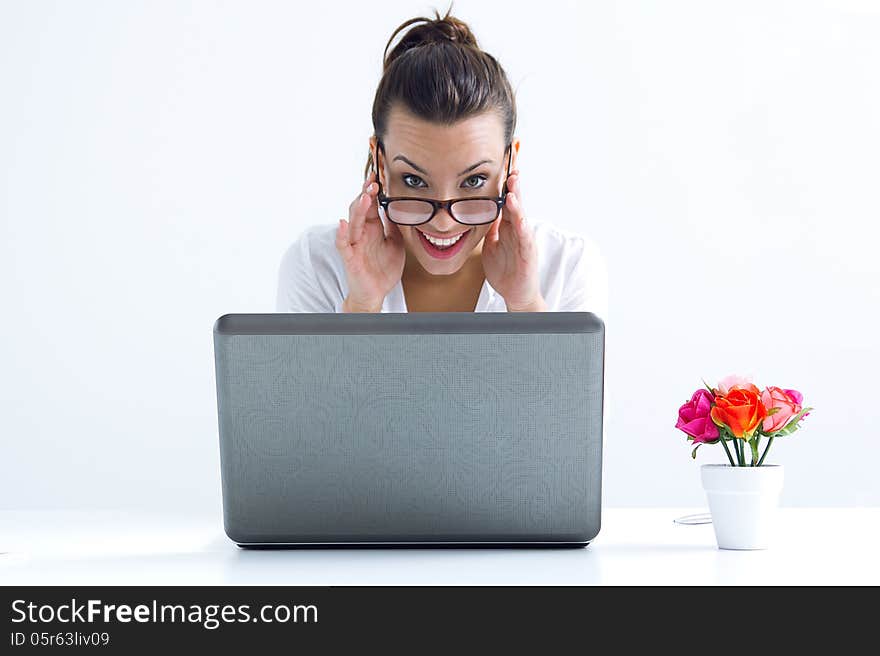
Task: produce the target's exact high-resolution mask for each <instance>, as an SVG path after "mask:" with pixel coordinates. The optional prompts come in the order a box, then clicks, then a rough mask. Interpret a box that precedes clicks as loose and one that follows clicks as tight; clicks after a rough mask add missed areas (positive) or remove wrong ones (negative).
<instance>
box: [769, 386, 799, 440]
mask: <svg viewBox="0 0 880 656" xmlns="http://www.w3.org/2000/svg"><path fill="white" fill-rule="evenodd" d="M801 401H803V396H802V395H801V393H800V392H798V391H796V390H786V389H781V388H779V387H767V388H766V389H765V390H764V391H763V392H761V403H763V404H764V407H765V408H767V411H768V412H769V411H770V410H771V409H772V408H779V409H778V410H777V411H776V412H774V413H773V414H768V415H767V417H766V418H765V419H764V426H763V428H764V432H765V433H773V432H774V431H778V430H779V429H780V428H782V427H783V426H785V425H786V424H787V423H788V420H789V419H791V418H792V417H794V416H795V415H796V414H797V413H799V412H800V411H801Z"/></svg>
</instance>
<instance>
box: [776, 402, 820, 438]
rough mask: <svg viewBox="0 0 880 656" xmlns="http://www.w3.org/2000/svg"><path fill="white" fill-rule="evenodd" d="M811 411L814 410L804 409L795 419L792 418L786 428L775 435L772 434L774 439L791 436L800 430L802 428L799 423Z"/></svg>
mask: <svg viewBox="0 0 880 656" xmlns="http://www.w3.org/2000/svg"><path fill="white" fill-rule="evenodd" d="M810 410H812V408H804V409H802V410H801V411H800V412H799V413H797V414H796V415H795V416H794V417H792V418H791V421H789V422H788V423H787V424H786V425H785V426H783V427H782V428H780V429H779V430H778V431H776V432H775V433H771V435H773V436H774V437H780V436H783V435H791V434H792V433H794V432H795V431H796V430H797V429H798V428H800V426H799V425H798V422H800V420H801V419H802V418H803V416H804V415H805V414H807V413H808V412H809V411H810Z"/></svg>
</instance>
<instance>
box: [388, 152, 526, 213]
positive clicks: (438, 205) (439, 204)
mask: <svg viewBox="0 0 880 656" xmlns="http://www.w3.org/2000/svg"><path fill="white" fill-rule="evenodd" d="M376 145H377V151H378V150H381V151H382V157H385V146H384V145H383V144H382V140H381V139H377V140H376ZM508 151H509V152H510V157H508V158H507V176H506V177H505V178H504V187H503V191H502V192H501V195H500V196H467V197H465V198H451V199H448V200H434V199H433V198H423V197H421V196H386V195H385V192H383V191H382V182H381V180H379V158H378V157H374V158H373V164H374V166H375V169H376V183H377V184H378V185H379V192H378V193H377V194H376V201H377V202H378V204H379V207H381V208H382V212H383V214H384V215H385V217H386V218H387V219H388V220H389V221H391V222H392V223H396V224H397V225H403V226H417V225H424V224H425V223H428V222H430V221H431V219H433V218H434V217H435V216H436V215H437V211H438V210H440V209H445V210H446V211H447V212H448V213H449V216H451V217H452V218H453V219H454V220H455V221H456V222H458V223H461V224H462V225H466V226H475V225H486V224H487V223H492V222H493V221H495V219H497V218H498V215H499V214H501V208H503V207H504V202H505V201H506V200H507V192H508V189H507V178H509V177H510V166H511V162H512V161H513V144H508V145H507V148H505V149H504V153H505V154H507V153H508ZM377 155H378V153H377ZM396 200H418V201H422V202H423V203H430V204H431V205H432V206H433V207H434V210H433V211H432V212H431V216H429V217H428V218H427V219H425V220H424V221H421V222H419V223H400V222H399V221H395V220H394V219H392V218H391V215H390V214H389V213H388V205H389V203H391V202H393V201H396ZM470 200H491V201H493V202H494V203H495V216H493V217H492V218H491V219H490V220H488V221H481V222H480V223H465V222H464V221H459V220H458V219H457V218H455V212H454V211H453V209H452V208H453V206H454V205H455V204H456V203H460V202H462V201H470Z"/></svg>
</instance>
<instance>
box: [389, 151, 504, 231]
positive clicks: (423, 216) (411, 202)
mask: <svg viewBox="0 0 880 656" xmlns="http://www.w3.org/2000/svg"><path fill="white" fill-rule="evenodd" d="M376 143H377V146H378V150H381V151H382V156H383V157H385V146H384V145H383V144H382V141H381V140H379V141H377V142H376ZM508 151H510V154H511V155H513V149H512V148H511V145H508V146H507V148H506V149H505V150H504V153H505V155H506V154H507V152H508ZM512 159H513V157H509V158H508V159H507V177H506V178H505V179H504V189H503V191H502V192H501V195H500V196H469V197H467V198H453V199H451V200H434V199H432V198H420V197H416V196H394V197H388V196H386V195H385V194H384V192H383V191H382V182H381V181H380V180H379V174H378V171H379V162H378V158H374V163H375V165H376V182H377V183H378V184H379V193H378V194H377V201H378V204H379V212H380V213H381V214H382V215H383V216H384V218H387V219H388V220H389V221H391V222H392V223H397V224H399V225H406V226H415V225H421V224H423V223H427V222H428V221H430V220H431V219H433V218H434V215H435V214H437V211H438V210H440V209H445V210H446V211H447V212H449V215H450V216H451V217H452V218H453V219H455V220H456V221H458V222H459V223H462V224H464V225H469V226H473V225H483V224H486V223H492V221H494V220H495V219H497V218H498V215H499V214H500V213H501V208H502V207H504V201H505V200H506V199H507V178H509V177H510V164H511V160H512Z"/></svg>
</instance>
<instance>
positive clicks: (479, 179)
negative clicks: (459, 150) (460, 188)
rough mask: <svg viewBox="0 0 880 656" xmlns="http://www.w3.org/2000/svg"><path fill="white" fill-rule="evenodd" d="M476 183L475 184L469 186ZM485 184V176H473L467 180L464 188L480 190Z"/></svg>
mask: <svg viewBox="0 0 880 656" xmlns="http://www.w3.org/2000/svg"><path fill="white" fill-rule="evenodd" d="M471 182H474V184H469V183H471ZM484 184H486V176H485V175H472V176H471V177H469V178H468V179H467V180H465V181H464V186H465V187H466V188H468V189H479V188H480V187H482V186H483V185H484Z"/></svg>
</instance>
